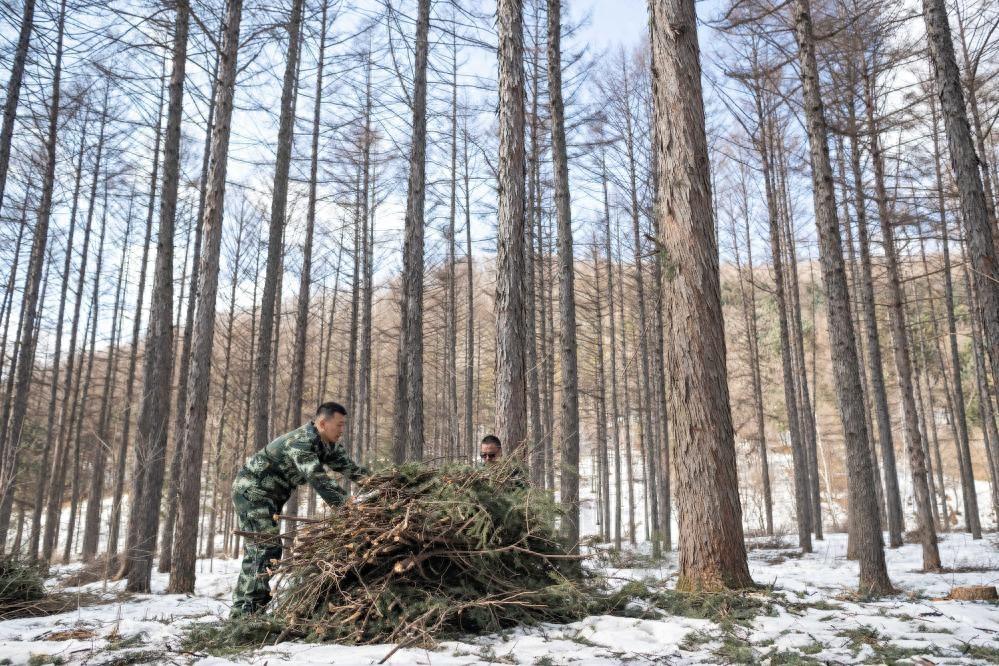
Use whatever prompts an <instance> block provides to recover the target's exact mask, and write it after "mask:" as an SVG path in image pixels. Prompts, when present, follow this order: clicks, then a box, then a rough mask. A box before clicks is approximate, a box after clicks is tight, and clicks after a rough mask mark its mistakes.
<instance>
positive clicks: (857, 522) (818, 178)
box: [793, 0, 893, 594]
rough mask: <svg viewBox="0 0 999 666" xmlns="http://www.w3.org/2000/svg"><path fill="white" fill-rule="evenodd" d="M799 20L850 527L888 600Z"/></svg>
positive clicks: (798, 8)
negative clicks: (842, 440)
mask: <svg viewBox="0 0 999 666" xmlns="http://www.w3.org/2000/svg"><path fill="white" fill-rule="evenodd" d="M793 15H794V31H795V40H796V41H797V43H798V59H799V62H800V66H801V83H802V92H803V95H804V108H805V121H806V128H807V131H808V139H809V141H808V143H809V152H810V158H811V166H812V184H813V187H814V199H815V220H816V226H817V227H818V232H819V252H820V257H821V264H822V276H823V281H824V283H825V287H826V291H827V294H828V301H827V303H828V310H829V340H830V345H831V348H832V359H833V374H834V379H835V386H836V396H837V401H838V403H839V408H840V412H841V416H842V420H843V432H844V435H845V438H846V446H847V461H846V462H847V482H848V486H849V495H850V498H849V501H850V514H851V515H850V521H851V524H852V526H853V534H854V535H855V545H856V554H857V559H858V560H859V562H860V589H861V590H863V591H864V592H865V593H871V594H885V593H889V592H891V591H892V589H893V588H892V585H891V581H890V580H889V578H888V570H887V568H886V566H885V555H884V546H883V542H882V540H881V529H880V526H879V525H878V521H877V499H876V497H875V495H874V473H873V470H872V469H871V459H870V453H869V451H870V446H869V444H868V433H867V428H866V424H865V420H864V404H863V395H862V393H861V386H860V365H859V362H858V359H857V345H856V340H855V337H854V331H853V321H852V319H851V318H850V294H849V290H848V288H847V284H846V270H845V266H844V262H843V249H842V241H841V239H840V235H839V221H838V220H837V219H836V218H837V214H836V195H835V193H834V191H833V185H832V181H833V179H832V167H831V165H830V163H829V144H828V137H827V133H828V129H827V126H826V120H825V111H824V108H823V104H822V98H821V96H820V92H819V74H818V65H817V64H816V60H815V37H814V34H813V31H812V17H811V9H810V6H809V2H808V0H795V1H794V5H793Z"/></svg>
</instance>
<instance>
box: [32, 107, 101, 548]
mask: <svg viewBox="0 0 999 666" xmlns="http://www.w3.org/2000/svg"><path fill="white" fill-rule="evenodd" d="M105 101H106V100H105ZM107 112H108V109H107V108H106V107H105V108H103V109H102V110H101V122H100V130H99V132H98V137H97V149H96V152H95V155H94V167H93V168H94V171H93V177H92V179H91V181H90V194H89V203H88V207H87V221H86V225H85V227H84V231H83V248H82V249H81V255H80V270H79V272H78V274H77V281H76V300H75V302H74V304H73V318H72V322H71V324H70V336H69V358H68V360H67V363H66V374H65V381H64V382H63V397H62V404H61V408H60V412H59V428H58V435H57V437H58V439H57V448H56V454H55V458H54V460H53V466H52V473H51V481H50V483H49V485H48V510H47V512H46V516H45V536H44V538H43V541H42V558H43V559H44V560H46V561H48V560H50V559H51V558H52V554H53V552H54V550H55V547H56V543H57V541H58V539H59V519H60V516H61V513H62V501H63V493H64V492H65V485H66V463H67V461H68V456H69V447H70V444H71V439H70V434H71V432H72V430H73V418H74V414H75V409H76V403H75V399H76V397H75V396H76V394H75V393H74V384H73V375H74V367H75V366H76V364H77V362H78V359H77V356H76V336H77V331H78V329H79V324H80V307H81V306H82V303H83V292H84V285H85V280H86V271H87V262H88V260H89V257H90V234H91V231H92V229H93V222H94V211H95V210H96V209H97V183H98V180H99V174H100V169H101V163H102V162H101V160H102V158H103V154H104V138H105V129H106V127H107ZM88 321H89V319H88ZM86 325H87V323H86V322H84V328H86ZM85 337H86V334H84V338H85ZM80 364H81V366H82V360H81V361H80ZM78 389H79V386H76V390H78ZM50 396H51V394H50Z"/></svg>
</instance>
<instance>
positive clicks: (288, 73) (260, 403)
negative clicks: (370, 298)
mask: <svg viewBox="0 0 999 666" xmlns="http://www.w3.org/2000/svg"><path fill="white" fill-rule="evenodd" d="M230 2H232V3H233V4H232V6H231V7H232V9H234V10H236V11H241V3H242V0H230ZM237 4H239V5H240V6H239V8H238V9H237ZM303 5H304V0H292V3H291V13H290V15H289V17H288V23H287V30H288V60H287V61H286V62H285V67H284V80H283V82H282V86H281V113H280V117H279V119H278V136H277V156H276V158H275V161H274V186H273V194H272V197H271V215H270V227H269V230H268V234H267V263H266V266H267V268H266V272H265V275H264V287H263V297H262V298H263V300H262V302H261V306H260V330H259V331H258V332H257V335H258V338H257V356H256V358H255V359H254V365H253V374H254V378H255V381H256V395H255V406H254V410H255V411H254V414H253V448H254V449H256V450H260V449H262V448H264V446H266V445H267V443H268V442H269V441H270V438H271V428H270V426H271V424H270V419H269V415H270V411H271V409H270V408H271V404H270V403H271V395H270V394H271V391H270V386H271V384H270V382H271V379H272V375H273V374H275V373H274V368H272V367H271V365H272V358H271V355H272V351H273V341H274V326H275V319H276V317H275V308H276V307H277V301H278V298H279V294H280V291H279V289H278V281H279V279H280V275H279V273H280V268H281V250H282V238H283V237H284V228H285V224H286V214H287V210H286V209H287V206H288V175H289V171H290V169H291V152H292V144H293V143H294V130H295V102H296V100H297V98H298V59H299V56H300V44H299V32H300V31H301V28H302V8H303ZM236 34H238V31H237V33H236ZM232 48H233V53H232V58H233V61H235V56H236V52H235V49H236V45H233V47H232ZM221 80H222V79H220V81H221ZM230 96H231V93H230ZM229 103H231V99H230V100H229ZM217 104H218V105H219V106H221V104H222V95H219V99H218V102H217ZM214 138H215V137H213V140H214ZM218 138H219V139H220V140H222V137H218ZM224 140H225V142H226V144H228V141H229V138H228V128H227V131H226V136H225V137H224ZM212 158H213V159H215V160H218V165H219V166H220V168H221V170H222V172H223V173H224V172H225V158H224V157H223V156H222V155H221V154H218V155H216V154H213V155H212ZM222 186H223V187H224V183H223V185H222ZM218 206H219V211H218V212H217V214H218V215H221V206H222V201H221V200H219V202H218ZM205 220H206V221H207V220H208V217H207V214H206V217H205ZM210 256H211V255H210V254H208V253H206V255H205V257H206V258H207V257H210ZM204 316H205V318H206V319H207V318H208V313H207V312H206V313H205V314H204ZM208 333H210V332H209V331H206V334H208ZM207 348H208V349H210V348H211V345H210V344H209V345H208V346H207ZM193 377H194V373H191V378H193ZM185 381H186V380H185ZM205 389H206V390H207V385H206V387H205ZM194 413H195V411H194V410H192V411H191V414H192V415H193V414H194ZM200 420H201V421H202V425H201V426H200V427H201V428H203V427H204V425H203V421H204V418H203V417H202V418H201V419H200ZM192 425H197V424H196V423H194V424H192V422H191V421H190V417H189V420H188V424H187V426H186V428H185V429H186V430H192ZM195 430H197V428H195ZM192 573H193V572H192ZM183 578H184V579H185V580H184V584H185V585H186V584H187V581H186V578H187V576H184V577H183ZM191 580H192V583H191V584H192V585H193V576H191ZM180 581H181V578H178V582H180Z"/></svg>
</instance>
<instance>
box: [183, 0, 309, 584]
mask: <svg viewBox="0 0 999 666" xmlns="http://www.w3.org/2000/svg"><path fill="white" fill-rule="evenodd" d="M242 9H243V4H242V1H241V0H228V2H227V3H226V15H225V19H224V25H225V31H224V33H223V35H222V44H221V52H220V53H219V75H218V81H217V84H216V93H215V113H216V118H215V122H214V124H213V126H212V146H211V153H210V154H211V157H210V158H209V164H208V181H207V189H206V193H205V214H204V220H203V228H204V234H205V245H204V251H203V254H202V256H201V257H199V258H198V260H199V261H200V262H201V266H200V273H201V275H202V276H203V278H204V282H203V283H202V285H201V289H200V291H199V292H198V304H197V314H196V315H195V323H194V332H193V336H194V337H193V344H192V351H191V369H190V373H189V375H188V377H187V378H186V387H187V392H188V413H187V421H186V424H185V428H184V442H185V447H184V463H183V465H184V467H183V468H184V470H185V474H184V475H183V476H182V477H181V484H180V497H181V504H180V508H179V511H178V513H177V529H176V535H175V538H176V543H175V548H174V562H173V567H172V568H171V570H170V583H169V585H168V586H167V591H168V592H171V593H174V594H183V593H187V594H190V593H193V592H194V568H195V566H194V565H195V559H196V556H197V552H196V548H197V538H198V507H199V505H200V502H201V466H202V452H203V449H204V440H205V420H206V417H207V409H208V393H209V380H210V378H211V362H212V343H213V337H214V336H213V334H214V328H215V299H216V293H217V291H218V274H219V251H220V245H221V241H222V212H223V203H224V201H225V177H226V166H227V162H228V152H229V133H230V128H231V122H232V107H233V92H234V87H235V83H236V71H237V70H236V59H237V56H238V52H239V24H240V18H241V15H242ZM293 12H294V10H293ZM293 23H294V20H293ZM295 43H296V40H294V39H293V40H292V42H291V44H292V45H294V44H295ZM294 50H295V49H294V48H293V51H294ZM293 71H294V70H293ZM282 101H284V100H282ZM284 108H285V107H284V106H283V105H282V112H283V110H284ZM292 115H294V113H293V112H292ZM287 148H288V149H289V151H290V145H289V146H288V147H287ZM283 210H284V207H283V206H281V213H282V215H281V216H282V218H283ZM272 222H273V220H272ZM268 252H269V249H268ZM265 340H266V343H267V344H269V342H270V340H269V339H265ZM258 395H259V394H258ZM259 406H260V405H259V403H258V405H257V407H258V408H259ZM258 416H259V412H258ZM264 425H265V427H266V423H265V424H264Z"/></svg>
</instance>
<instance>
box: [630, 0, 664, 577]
mask: <svg viewBox="0 0 999 666" xmlns="http://www.w3.org/2000/svg"><path fill="white" fill-rule="evenodd" d="M650 7H651V5H650ZM621 80H622V82H623V83H624V93H623V94H624V99H625V100H628V99H630V98H631V92H630V89H629V83H628V82H629V75H628V72H627V70H626V69H625V71H623V72H622V77H621ZM624 121H625V134H624V140H625V151H626V157H627V161H628V190H629V192H628V194H629V197H630V210H629V212H630V215H631V233H632V236H633V239H634V245H633V246H632V251H633V254H632V256H633V259H634V262H635V292H636V296H635V298H636V301H637V305H638V347H639V355H640V356H641V376H640V378H639V400H638V402H639V404H640V405H641V404H642V400H643V398H642V396H644V407H645V408H644V409H642V408H641V407H640V408H639V410H638V411H639V419H640V421H641V433H642V438H641V442H642V445H643V447H644V449H645V452H646V455H645V456H643V460H644V461H645V462H644V464H645V466H646V474H645V492H646V497H647V498H648V503H649V514H650V515H649V520H648V522H647V523H646V528H648V523H649V522H651V524H652V525H653V526H654V527H655V529H653V531H652V532H651V534H650V537H651V539H652V557H653V558H658V557H659V556H660V555H661V548H662V542H661V539H660V536H661V535H660V534H659V529H658V528H659V494H658V491H657V489H656V485H657V484H656V481H657V477H658V474H657V472H656V456H655V452H654V447H653V446H650V444H651V442H652V405H651V403H652V399H651V395H652V388H651V377H652V373H651V370H650V365H649V335H650V333H651V330H650V326H649V323H648V312H647V310H646V298H645V278H644V276H643V267H642V232H641V229H640V226H639V218H640V211H639V204H638V180H637V173H636V172H637V166H636V157H635V132H634V129H633V125H632V117H631V112H630V109H626V110H625V113H624Z"/></svg>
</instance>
